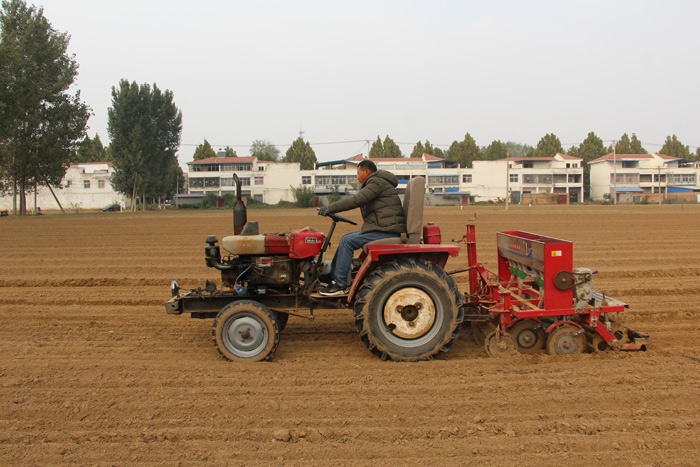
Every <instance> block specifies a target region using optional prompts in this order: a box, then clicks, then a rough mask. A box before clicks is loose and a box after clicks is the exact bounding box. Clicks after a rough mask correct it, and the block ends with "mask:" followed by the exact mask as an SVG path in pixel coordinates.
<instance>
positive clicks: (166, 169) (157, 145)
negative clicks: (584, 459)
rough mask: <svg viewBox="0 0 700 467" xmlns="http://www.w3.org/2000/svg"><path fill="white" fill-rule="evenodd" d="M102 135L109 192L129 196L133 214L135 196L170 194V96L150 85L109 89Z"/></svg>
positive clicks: (176, 113)
mask: <svg viewBox="0 0 700 467" xmlns="http://www.w3.org/2000/svg"><path fill="white" fill-rule="evenodd" d="M107 117H108V121H107V131H108V132H109V136H110V138H111V139H112V144H111V153H112V157H113V158H114V173H113V174H112V187H114V189H115V190H116V191H118V192H120V193H124V194H125V195H130V196H131V209H132V211H133V210H135V200H136V197H137V196H139V195H140V197H141V198H142V200H143V205H144V208H145V204H146V197H149V198H152V199H156V198H160V197H163V196H166V195H167V194H168V193H170V192H172V189H173V187H174V185H175V183H176V180H177V177H178V162H177V157H176V152H177V148H178V147H179V145H180V134H181V133H182V112H180V110H179V109H178V108H177V106H176V105H175V103H174V101H173V93H172V92H171V91H168V90H165V91H161V90H160V89H159V88H158V86H156V85H155V84H154V85H153V88H151V86H150V85H148V84H141V85H138V84H137V83H136V82H135V81H134V82H133V83H129V82H128V81H127V80H121V81H120V83H119V87H118V88H117V87H112V107H110V108H109V109H108V111H107Z"/></svg>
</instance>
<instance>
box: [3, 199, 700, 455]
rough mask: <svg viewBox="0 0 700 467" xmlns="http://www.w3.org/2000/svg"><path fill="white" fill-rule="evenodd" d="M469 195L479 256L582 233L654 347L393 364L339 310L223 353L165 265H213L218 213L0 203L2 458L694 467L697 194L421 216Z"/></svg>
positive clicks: (594, 261) (227, 220)
mask: <svg viewBox="0 0 700 467" xmlns="http://www.w3.org/2000/svg"><path fill="white" fill-rule="evenodd" d="M475 210H476V212H477V213H478V220H477V221H476V224H477V228H478V232H477V234H478V245H479V256H480V260H481V261H483V262H484V263H485V265H486V266H487V267H488V268H490V269H495V260H496V248H495V241H496V236H495V233H496V232H497V231H499V230H525V231H530V232H536V233H540V234H544V235H549V236H555V237H559V238H564V239H567V240H572V241H573V242H574V265H575V266H579V267H590V268H592V269H598V270H599V271H600V273H599V274H598V275H597V276H596V288H598V289H601V290H603V291H604V292H606V293H607V294H608V295H609V296H612V297H615V298H618V299H620V300H623V301H625V302H628V303H629V304H630V309H629V311H627V312H625V313H624V314H625V319H626V324H627V325H628V326H630V327H632V328H634V329H638V330H641V331H646V332H649V333H650V334H651V338H652V344H651V346H650V348H649V350H648V351H647V352H634V353H612V352H610V353H606V354H602V355H601V354H599V355H593V354H584V355H580V356H575V357H551V356H548V355H545V354H542V355H536V356H517V357H514V358H510V359H505V360H501V359H491V358H488V357H487V356H486V353H485V351H483V350H482V349H480V348H477V347H476V345H475V344H474V341H473V340H472V338H471V336H469V335H462V336H461V337H460V339H459V340H458V341H457V343H456V344H455V346H454V347H453V348H452V350H450V352H448V353H447V354H446V356H445V358H443V359H441V360H439V361H433V362H421V363H415V364H406V363H403V364H402V363H390V362H382V361H380V360H379V359H377V358H376V357H374V356H373V355H372V354H371V353H370V352H369V351H368V350H367V349H366V348H365V347H364V345H363V344H362V343H361V341H360V339H359V338H358V336H357V335H356V333H355V330H354V326H353V323H352V317H351V312H350V311H348V310H341V311H330V310H329V311H321V312H319V313H318V317H317V319H316V320H315V321H308V320H304V319H301V318H296V317H292V318H291V319H290V321H289V324H288V326H287V329H286V330H285V332H284V333H283V334H282V339H281V343H280V346H279V349H278V351H277V353H276V355H275V357H274V358H273V361H272V362H268V363H258V364H236V363H228V362H225V361H223V360H222V359H220V358H219V357H218V355H217V352H216V350H215V348H214V347H213V345H212V343H211V341H210V326H211V320H191V319H189V318H188V317H187V316H169V315H166V313H165V310H164V307H163V303H164V301H165V300H167V299H168V298H169V283H170V280H171V279H176V280H178V281H179V283H180V284H181V285H182V286H185V287H196V286H201V285H203V284H204V281H205V279H210V280H214V281H218V280H219V277H218V275H217V273H216V271H215V270H213V269H209V268H206V267H205V265H204V258H203V253H204V251H203V250H204V246H205V245H204V239H205V237H206V236H207V235H209V234H216V235H218V236H219V237H221V236H223V235H226V234H229V233H230V232H231V231H232V220H231V215H230V213H228V212H223V211H222V212H197V211H193V212H171V211H168V212H162V213H152V214H137V215H133V214H120V213H104V214H103V213H98V214H97V213H96V214H82V215H72V216H61V215H45V216H42V217H40V218H28V219H16V218H3V219H2V220H0V240H1V241H0V258H1V260H0V319H1V323H2V325H1V326H0V355H1V357H0V464H2V465H55V464H92V465H143V464H163V465H173V464H177V463H178V462H179V463H181V464H183V465H192V464H194V465H299V466H306V465H387V466H389V465H391V466H394V465H404V464H408V465H436V466H442V465H467V464H469V465H494V466H501V465H515V464H516V463H518V464H522V465H538V466H547V465H562V464H565V465H613V464H620V465H637V466H642V465H654V466H657V465H674V466H675V465H698V464H699V463H700V447H699V446H698V439H700V342H699V340H700V309H699V306H698V301H700V249H699V248H698V246H697V243H698V238H700V206H681V205H669V206H662V207H659V206H655V205H651V206H638V207H613V206H565V207H541V208H531V209H528V208H527V207H515V208H511V210H510V211H508V212H506V211H505V210H504V209H503V207H498V208H491V207H479V208H476V209H471V210H464V211H461V210H459V209H457V208H454V207H449V208H448V207H444V208H443V207H439V208H428V209H427V211H426V216H425V220H426V222H427V221H435V222H438V223H439V224H440V226H441V228H442V234H443V241H449V239H451V238H459V237H461V235H462V233H463V230H464V223H465V222H466V220H467V219H468V218H469V217H471V216H472V214H473V212H474V211H475ZM248 214H249V218H251V219H255V220H258V221H260V225H261V228H262V230H265V231H267V232H274V231H286V230H289V229H291V228H301V227H304V226H305V225H310V226H312V227H315V228H317V229H319V230H324V231H326V230H327V229H328V226H329V222H328V221H327V220H326V219H324V218H319V217H318V216H316V215H315V214H314V211H312V210H296V211H294V210H285V211H249V213H248ZM349 217H352V218H355V219H357V220H359V219H358V214H357V213H352V214H351V215H350V216H349ZM349 230H350V228H349V226H348V227H346V226H343V227H342V228H341V229H340V232H339V233H344V232H346V231H349ZM464 262H466V257H465V255H461V256H460V257H459V258H457V259H456V260H451V261H450V263H449V264H448V268H453V267H458V266H460V265H463V264H464ZM465 281H466V277H464V278H460V279H459V280H458V282H459V284H460V288H462V289H466V282H465Z"/></svg>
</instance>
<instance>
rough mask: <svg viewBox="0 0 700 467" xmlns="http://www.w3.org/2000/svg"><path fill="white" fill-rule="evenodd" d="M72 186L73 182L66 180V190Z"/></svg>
mask: <svg viewBox="0 0 700 467" xmlns="http://www.w3.org/2000/svg"><path fill="white" fill-rule="evenodd" d="M70 184H71V181H70V180H66V185H65V186H66V188H70Z"/></svg>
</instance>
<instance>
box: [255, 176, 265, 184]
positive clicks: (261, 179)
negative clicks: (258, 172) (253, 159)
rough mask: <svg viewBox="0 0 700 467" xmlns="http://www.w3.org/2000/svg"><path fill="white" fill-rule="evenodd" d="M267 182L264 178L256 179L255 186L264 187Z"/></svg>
mask: <svg viewBox="0 0 700 467" xmlns="http://www.w3.org/2000/svg"><path fill="white" fill-rule="evenodd" d="M264 182H265V178H264V177H255V184H256V185H262V184H263V183H264Z"/></svg>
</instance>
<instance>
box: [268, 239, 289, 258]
mask: <svg viewBox="0 0 700 467" xmlns="http://www.w3.org/2000/svg"><path fill="white" fill-rule="evenodd" d="M265 253H266V254H268V255H287V254H289V240H288V239H287V236H286V235H265Z"/></svg>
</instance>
